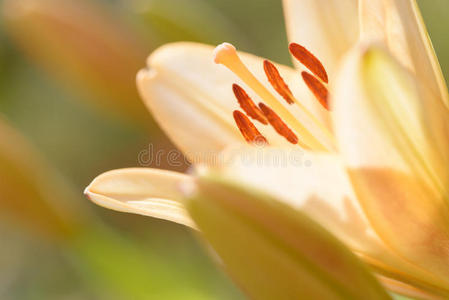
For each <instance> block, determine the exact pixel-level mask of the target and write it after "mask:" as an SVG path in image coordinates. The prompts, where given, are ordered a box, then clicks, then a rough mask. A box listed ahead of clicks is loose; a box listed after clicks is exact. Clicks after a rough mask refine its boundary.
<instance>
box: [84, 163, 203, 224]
mask: <svg viewBox="0 0 449 300" xmlns="http://www.w3.org/2000/svg"><path fill="white" fill-rule="evenodd" d="M190 179H191V178H190V176H188V175H185V174H182V173H177V172H171V171H165V170H159V169H146V168H130V169H119V170H113V171H109V172H106V173H103V174H101V175H99V176H98V177H96V178H95V179H94V180H93V181H92V183H91V184H90V185H89V186H88V187H87V188H86V189H85V191H84V193H85V195H86V196H87V197H88V198H89V199H90V200H92V201H93V202H94V203H96V204H98V205H100V206H103V207H105V208H109V209H112V210H116V211H120V212H127V213H134V214H139V215H144V216H149V217H154V218H159V219H164V220H168V221H172V222H175V223H179V224H183V225H186V226H188V227H192V228H195V226H194V224H193V221H192V220H191V219H190V217H189V216H188V214H187V211H186V210H185V209H184V206H183V203H182V200H181V199H182V195H181V192H180V189H179V186H180V185H181V184H183V183H185V182H187V181H189V180H190Z"/></svg>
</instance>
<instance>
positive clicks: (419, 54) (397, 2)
mask: <svg viewBox="0 0 449 300" xmlns="http://www.w3.org/2000/svg"><path fill="white" fill-rule="evenodd" d="M359 9H360V14H359V15H360V27H361V38H362V39H368V40H381V41H383V42H385V44H386V45H388V48H389V50H390V51H391V52H392V53H393V54H394V55H395V56H396V58H397V59H398V60H399V61H400V62H401V63H402V64H403V65H404V66H405V67H407V68H409V69H410V70H412V71H413V72H414V73H415V74H416V76H417V78H418V80H419V81H420V82H422V83H423V84H426V85H427V88H428V89H430V91H431V92H432V93H433V94H434V95H435V96H437V97H440V99H441V100H442V101H443V102H444V103H445V104H446V105H447V104H448V100H449V99H448V97H449V96H448V92H447V86H446V82H445V80H444V78H443V75H442V72H441V67H440V65H439V63H438V59H437V57H436V54H435V51H434V49H433V46H432V43H431V41H430V38H429V36H428V33H427V29H426V27H425V24H424V21H423V19H422V17H421V13H420V11H419V7H418V5H417V3H416V0H360V3H359Z"/></svg>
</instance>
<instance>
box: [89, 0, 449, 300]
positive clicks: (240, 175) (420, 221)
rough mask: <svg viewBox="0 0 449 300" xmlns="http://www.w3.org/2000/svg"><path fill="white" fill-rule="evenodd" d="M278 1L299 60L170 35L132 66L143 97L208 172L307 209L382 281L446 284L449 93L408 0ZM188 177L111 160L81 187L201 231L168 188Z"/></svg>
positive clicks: (429, 287) (404, 285)
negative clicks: (117, 165)
mask: <svg viewBox="0 0 449 300" xmlns="http://www.w3.org/2000/svg"><path fill="white" fill-rule="evenodd" d="M284 7H285V13H286V20H287V27H288V33H289V38H290V40H291V41H292V43H291V44H290V46H289V50H290V52H291V54H292V55H293V57H294V58H295V64H296V69H291V68H288V67H285V66H281V65H278V64H275V63H272V62H270V61H268V60H264V59H261V58H257V57H255V56H252V55H250V54H246V53H240V52H237V51H236V50H235V48H234V47H233V46H232V45H230V44H226V43H225V44H222V45H220V46H218V47H217V48H216V49H215V51H213V49H212V48H211V47H209V46H205V45H198V44H191V43H178V44H171V45H166V46H164V47H162V48H160V49H159V50H157V51H156V52H154V53H153V54H152V55H151V56H150V57H149V60H148V68H147V69H145V70H142V71H141V72H140V73H139V74H138V78H137V81H138V87H139V90H140V93H141V95H142V97H143V98H144V100H145V102H146V104H147V106H148V107H149V109H150V110H151V111H152V113H153V115H154V116H155V118H156V119H157V120H158V121H159V123H160V125H161V127H162V128H163V129H164V130H165V132H166V133H167V134H168V135H169V136H170V137H171V138H172V140H173V142H174V143H175V144H176V145H177V146H178V147H179V148H180V149H181V150H182V151H183V152H184V153H185V154H186V156H187V157H188V158H190V159H191V160H192V161H194V162H195V163H197V164H200V165H206V166H207V168H208V171H207V172H209V173H208V174H211V173H219V174H220V176H224V177H226V178H230V180H232V181H236V182H239V183H240V184H244V185H246V186H251V187H255V188H257V189H259V190H262V191H264V192H266V193H268V194H271V195H274V196H275V197H277V198H278V199H280V200H281V201H283V202H285V203H287V204H288V205H289V206H290V207H291V208H292V209H294V210H295V211H297V212H298V214H300V213H305V214H306V215H308V216H309V217H311V218H312V219H313V220H315V221H317V222H318V223H320V224H321V225H322V226H324V227H325V228H326V229H327V230H328V231H330V232H331V233H333V234H334V235H335V236H336V237H338V238H339V239H340V240H341V241H343V242H344V243H345V245H346V246H348V247H349V248H350V249H351V250H352V251H353V253H355V254H357V255H358V256H359V257H360V258H361V259H362V260H363V261H364V262H365V263H366V264H368V265H369V266H370V267H371V268H372V269H373V270H374V271H375V272H376V274H377V276H378V277H379V278H380V279H381V281H382V282H383V283H384V285H385V286H387V287H388V288H390V289H392V290H394V291H396V292H399V293H403V294H406V295H411V296H415V297H421V298H429V299H433V298H438V297H440V298H444V297H449V282H448V280H447V278H449V221H448V220H449V210H448V200H447V195H448V193H447V191H446V189H447V188H446V185H447V184H446V183H447V180H448V175H449V174H448V168H447V167H446V166H447V161H448V158H449V157H448V153H449V151H448V150H449V149H448V147H449V144H448V143H447V137H448V133H449V132H448V129H449V123H448V120H449V119H448V106H447V105H448V93H447V89H446V86H445V83H444V79H443V77H442V75H441V70H440V68H439V64H438V62H437V59H436V56H435V54H434V52H433V49H432V46H431V43H430V40H429V39H428V37H427V32H426V29H425V27H424V24H423V21H422V19H421V17H420V13H419V10H418V7H417V4H416V3H415V1H412V0H385V1H377V0H376V1H373V0H371V1H367V0H360V1H355V0H347V1H341V0H339V1H324V0H320V1H317V0H313V1H312V0H285V1H284ZM212 53H213V55H214V58H215V62H216V63H218V64H220V65H214V64H213V63H212V62H211V56H212ZM221 65H222V66H221ZM223 66H225V67H226V68H224V67H223ZM229 70H230V71H232V72H229ZM233 98H235V99H236V101H232V100H231V99H233ZM259 101H260V103H259ZM256 103H258V104H256ZM242 136H243V138H242ZM247 143H249V144H252V145H253V146H252V147H249V148H248V147H246V146H244V145H245V144H247ZM236 145H237V146H236ZM254 145H255V146H256V147H254ZM260 145H263V147H260ZM231 146H232V147H231ZM236 149H237V151H236ZM298 151H299V152H298ZM204 153H221V155H222V156H223V157H226V160H225V161H224V162H219V163H217V162H216V161H210V160H208V159H206V156H205V155H203V154H204ZM280 153H281V154H280ZM286 153H287V154H290V153H300V154H301V155H302V156H301V160H300V161H299V164H298V161H295V162H292V161H291V159H287V161H286V163H282V164H279V163H277V164H276V163H273V160H271V159H267V157H269V158H276V159H279V157H280V155H281V156H283V157H284V158H285V155H286ZM199 154H200V155H199ZM261 155H262V157H263V159H262V160H259V159H258V158H260V157H261ZM248 158H250V159H248ZM281 158H282V157H281ZM190 179H191V177H190V176H189V175H184V174H178V173H173V172H168V171H160V170H154V169H126V170H118V171H112V172H108V173H105V174H103V175H100V176H99V177H98V178H96V179H95V180H94V181H93V183H92V184H91V185H90V186H89V187H88V188H87V189H86V193H87V195H88V196H89V197H90V199H92V200H93V201H94V202H96V203H98V204H100V205H103V206H106V207H108V208H112V209H116V210H120V211H126V212H134V213H139V214H144V215H150V216H154V217H160V218H164V219H168V220H172V221H175V222H179V223H182V224H186V225H189V226H192V227H195V226H196V225H198V224H200V226H199V227H200V229H202V230H204V228H205V227H204V224H203V226H201V224H202V223H201V222H199V223H198V220H197V218H198V217H197V218H195V216H197V215H196V214H195V213H194V212H193V213H192V209H189V212H190V214H191V215H192V216H193V218H194V220H195V223H193V222H192V221H191V219H190V217H189V215H188V214H187V213H186V211H185V205H184V203H183V200H182V199H185V196H183V195H182V194H181V192H180V191H179V188H177V187H178V186H179V185H180V184H182V183H183V182H189V181H190ZM200 181H201V180H200ZM200 186H201V184H200ZM200 189H201V188H200ZM212 194H213V193H212ZM217 197H218V198H220V197H219V196H217ZM235 197H237V196H235ZM230 201H231V200H230ZM242 201H244V200H242ZM242 205H243V204H242ZM242 209H243V208H242ZM261 222H262V221H261ZM194 224H196V225H194ZM206 229H207V228H206ZM303 229H304V228H303ZM207 232H208V231H207V230H206V232H205V233H206V235H207ZM209 237H210V236H209ZM208 239H209V238H208ZM210 239H211V240H214V238H213V237H212V238H210ZM213 244H214V243H213ZM216 244H219V242H218V241H217V240H215V245H216ZM220 249H222V248H220ZM219 252H220V251H219ZM225 261H226V262H229V261H232V260H230V259H229V260H225Z"/></svg>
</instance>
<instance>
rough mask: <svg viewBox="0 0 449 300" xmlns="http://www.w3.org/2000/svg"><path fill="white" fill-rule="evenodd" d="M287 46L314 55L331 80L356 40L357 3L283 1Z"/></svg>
mask: <svg viewBox="0 0 449 300" xmlns="http://www.w3.org/2000/svg"><path fill="white" fill-rule="evenodd" d="M283 4H284V14H285V20H286V25H287V34H288V38H289V41H290V42H294V43H299V44H301V45H303V46H304V47H306V48H307V49H308V50H309V51H311V52H312V53H314V54H315V55H316V56H317V57H318V58H319V59H320V60H321V61H322V62H323V64H324V66H325V68H326V69H327V70H328V72H329V74H331V76H332V75H333V74H334V72H335V71H336V67H337V65H338V62H339V61H340V59H341V57H342V56H343V55H344V54H345V53H346V52H347V51H348V50H349V49H350V48H351V47H352V46H353V45H354V44H355V43H356V42H357V40H358V37H359V36H358V34H359V31H358V29H359V28H358V17H357V16H358V12H357V0H284V1H283Z"/></svg>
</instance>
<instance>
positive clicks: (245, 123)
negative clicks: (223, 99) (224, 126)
mask: <svg viewBox="0 0 449 300" xmlns="http://www.w3.org/2000/svg"><path fill="white" fill-rule="evenodd" d="M233 116H234V120H235V123H236V124H237V127H238V128H239V130H240V132H241V133H242V135H243V137H244V138H245V140H246V141H247V142H248V143H251V144H260V143H264V144H268V141H267V139H266V138H265V137H264V136H263V135H262V134H261V133H260V132H259V130H257V128H256V126H254V124H253V123H252V122H251V121H250V120H249V119H248V117H247V116H246V115H245V114H244V113H242V112H241V111H239V110H234V113H233Z"/></svg>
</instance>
